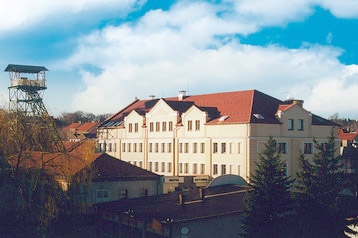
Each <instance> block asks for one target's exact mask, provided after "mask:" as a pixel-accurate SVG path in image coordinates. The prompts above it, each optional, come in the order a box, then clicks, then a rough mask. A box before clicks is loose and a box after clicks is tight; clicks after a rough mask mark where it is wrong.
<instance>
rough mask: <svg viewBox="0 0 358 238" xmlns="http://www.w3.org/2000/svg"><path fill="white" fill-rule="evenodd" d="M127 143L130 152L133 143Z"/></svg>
mask: <svg viewBox="0 0 358 238" xmlns="http://www.w3.org/2000/svg"><path fill="white" fill-rule="evenodd" d="M127 145H128V146H127V149H128V152H131V143H128V144H127Z"/></svg>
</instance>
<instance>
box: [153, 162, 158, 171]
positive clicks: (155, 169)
mask: <svg viewBox="0 0 358 238" xmlns="http://www.w3.org/2000/svg"><path fill="white" fill-rule="evenodd" d="M158 170H159V162H155V163H154V172H158Z"/></svg>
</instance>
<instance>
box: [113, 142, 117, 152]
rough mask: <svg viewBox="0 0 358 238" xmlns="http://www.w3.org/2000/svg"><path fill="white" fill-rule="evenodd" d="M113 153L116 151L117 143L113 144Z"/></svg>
mask: <svg viewBox="0 0 358 238" xmlns="http://www.w3.org/2000/svg"><path fill="white" fill-rule="evenodd" d="M113 151H114V152H116V151H117V143H114V144H113Z"/></svg>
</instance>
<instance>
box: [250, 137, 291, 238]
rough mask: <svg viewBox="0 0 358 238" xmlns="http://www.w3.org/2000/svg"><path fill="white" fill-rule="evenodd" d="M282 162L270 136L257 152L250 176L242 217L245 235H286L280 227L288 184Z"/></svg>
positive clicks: (287, 204) (288, 195)
mask: <svg viewBox="0 0 358 238" xmlns="http://www.w3.org/2000/svg"><path fill="white" fill-rule="evenodd" d="M291 184H292V180H291V179H290V178H289V177H288V176H287V175H286V164H285V162H284V161H283V160H281V158H280V154H279V153H278V149H277V145H276V141H275V140H274V139H273V138H272V137H270V138H269V139H268V141H267V143H266V144H265V149H264V151H263V153H262V154H260V155H259V161H258V162H257V169H256V171H255V173H254V174H252V175H251V177H250V183H249V186H250V192H249V195H248V199H247V202H246V204H247V209H246V213H245V216H244V220H243V230H244V235H245V236H246V237H287V232H288V231H284V230H285V229H283V228H285V227H287V225H286V221H287V220H288V219H287V218H288V216H290V214H291V213H290V212H291V208H292V206H291V204H292V200H291V193H290V186H291Z"/></svg>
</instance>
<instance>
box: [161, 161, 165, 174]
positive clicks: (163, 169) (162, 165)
mask: <svg viewBox="0 0 358 238" xmlns="http://www.w3.org/2000/svg"><path fill="white" fill-rule="evenodd" d="M161 169H162V170H161V171H162V172H165V162H162V163H161Z"/></svg>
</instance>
